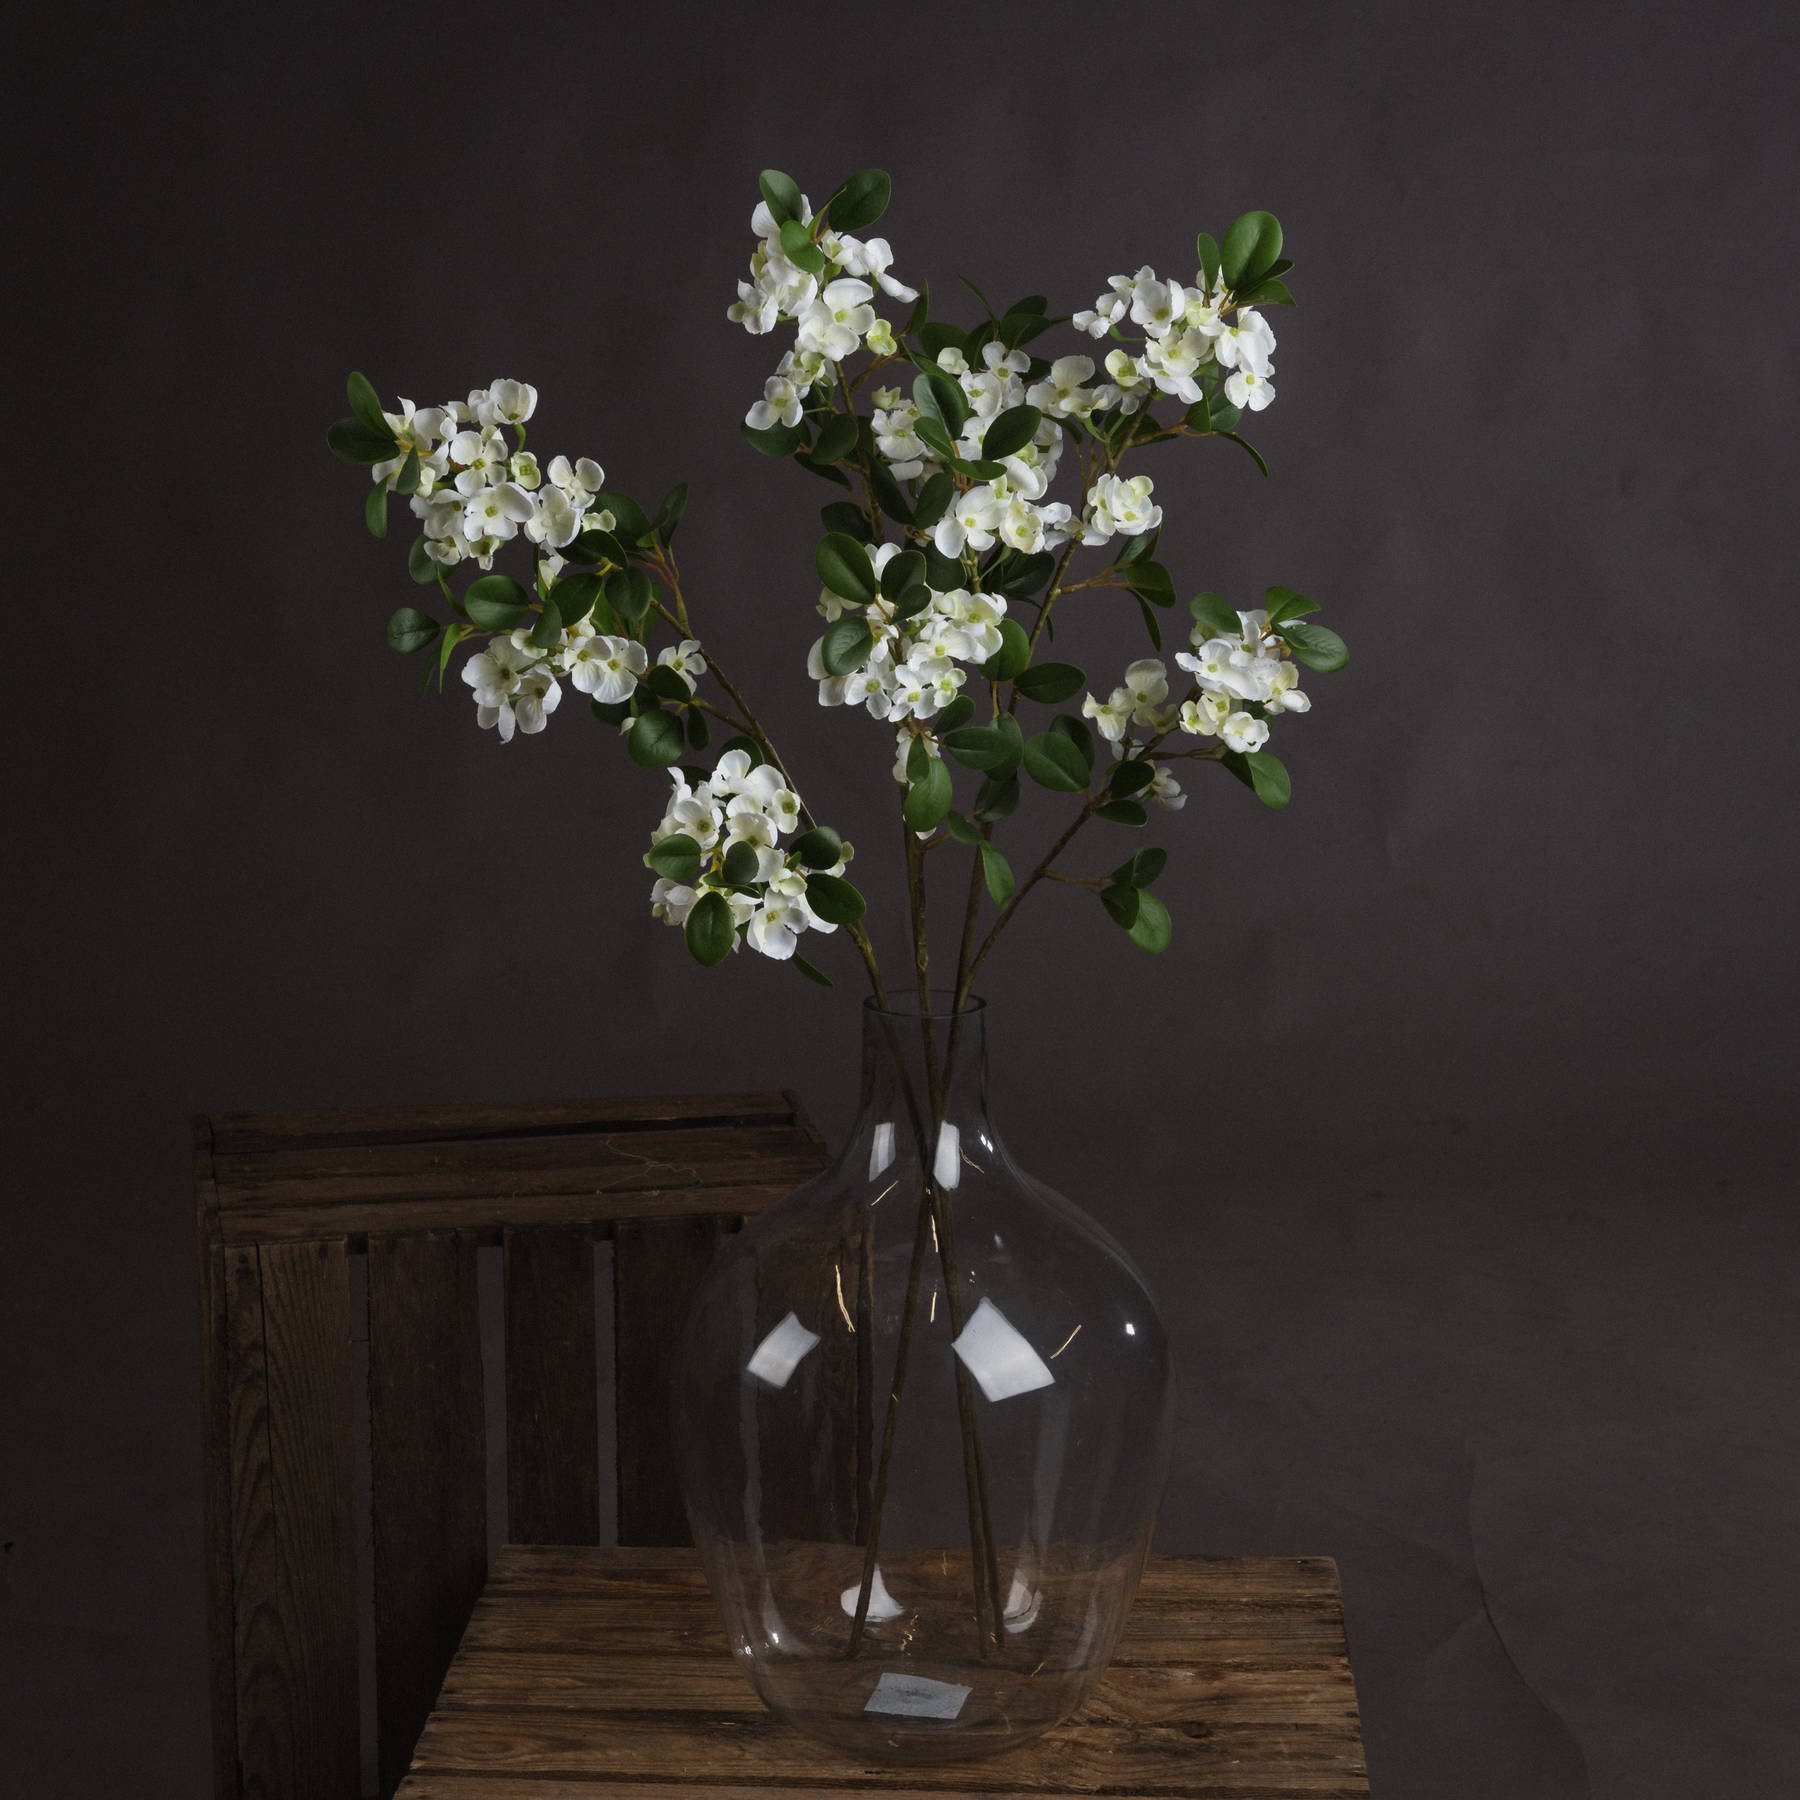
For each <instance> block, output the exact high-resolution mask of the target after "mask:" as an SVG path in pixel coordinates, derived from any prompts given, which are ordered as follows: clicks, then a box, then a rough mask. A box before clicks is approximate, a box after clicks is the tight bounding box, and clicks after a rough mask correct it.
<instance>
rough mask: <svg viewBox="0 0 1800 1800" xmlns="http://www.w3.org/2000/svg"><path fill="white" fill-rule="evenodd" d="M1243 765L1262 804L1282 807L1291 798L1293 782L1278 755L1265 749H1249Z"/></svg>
mask: <svg viewBox="0 0 1800 1800" xmlns="http://www.w3.org/2000/svg"><path fill="white" fill-rule="evenodd" d="M1244 766H1245V768H1247V769H1248V770H1249V771H1250V785H1251V786H1252V787H1253V788H1254V789H1255V790H1256V797H1257V799H1259V800H1260V801H1261V802H1262V803H1263V805H1264V806H1273V807H1283V806H1286V805H1287V803H1288V801H1289V800H1290V799H1292V798H1293V792H1294V789H1293V783H1292V782H1291V781H1289V779H1288V772H1287V765H1286V764H1285V763H1283V762H1282V760H1281V758H1280V757H1279V756H1275V755H1273V754H1271V753H1270V752H1269V751H1267V750H1251V751H1248V752H1246V754H1245V756H1244Z"/></svg>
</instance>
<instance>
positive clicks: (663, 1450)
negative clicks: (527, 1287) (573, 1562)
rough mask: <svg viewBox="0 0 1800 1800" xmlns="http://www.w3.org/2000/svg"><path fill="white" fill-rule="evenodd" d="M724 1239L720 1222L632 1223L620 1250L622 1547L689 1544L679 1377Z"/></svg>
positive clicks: (621, 1229) (616, 1279)
mask: <svg viewBox="0 0 1800 1800" xmlns="http://www.w3.org/2000/svg"><path fill="white" fill-rule="evenodd" d="M722 1234H723V1222H722V1221H721V1220H719V1219H717V1218H698V1219H664V1220H656V1221H649V1220H644V1221H638V1220H627V1221H623V1222H621V1223H620V1224H619V1226H618V1227H617V1229H616V1231H615V1233H614V1243H613V1335H614V1368H615V1370H616V1381H617V1388H616V1399H615V1408H616V1413H617V1419H618V1469H619V1477H618V1480H619V1541H620V1542H621V1543H624V1544H685V1543H688V1542H689V1541H690V1539H689V1533H688V1522H687V1510H686V1508H685V1507H684V1506H683V1504H682V1500H681V1490H680V1488H679V1486H678V1484H677V1482H676V1479H675V1459H674V1456H673V1453H672V1449H673V1439H674V1433H673V1430H672V1429H671V1425H670V1397H669V1378H670V1372H671V1370H672V1369H673V1367H674V1360H675V1344H676V1340H677V1338H678V1337H679V1336H680V1333H681V1327H682V1324H683V1322H684V1321H685V1320H686V1318H687V1312H688V1306H689V1303H690V1302H691V1301H692V1299H693V1297H694V1290H695V1289H696V1288H697V1287H698V1286H699V1285H700V1281H701V1278H702V1276H704V1275H705V1273H706V1271H707V1269H708V1268H709V1267H710V1266H711V1263H712V1259H713V1255H714V1253H715V1252H716V1251H717V1249H718V1246H719V1239H720V1237H721V1236H722Z"/></svg>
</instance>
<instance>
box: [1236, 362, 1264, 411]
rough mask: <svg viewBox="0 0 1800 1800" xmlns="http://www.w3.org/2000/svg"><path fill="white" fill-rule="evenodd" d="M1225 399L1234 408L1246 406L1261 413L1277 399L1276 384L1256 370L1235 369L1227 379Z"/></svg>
mask: <svg viewBox="0 0 1800 1800" xmlns="http://www.w3.org/2000/svg"><path fill="white" fill-rule="evenodd" d="M1225 398H1226V399H1227V400H1229V401H1230V402H1231V404H1232V405H1233V406H1246V407H1248V408H1249V409H1250V411H1251V412H1261V411H1262V409H1263V408H1264V407H1265V406H1267V405H1268V404H1269V402H1270V401H1271V400H1273V399H1274V398H1275V384H1274V383H1273V382H1272V381H1270V380H1269V378H1268V377H1267V376H1266V375H1259V374H1257V372H1256V371H1255V370H1254V369H1244V368H1239V369H1233V370H1232V371H1231V373H1230V374H1229V375H1227V376H1226V377H1225Z"/></svg>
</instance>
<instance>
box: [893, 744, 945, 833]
mask: <svg viewBox="0 0 1800 1800" xmlns="http://www.w3.org/2000/svg"><path fill="white" fill-rule="evenodd" d="M919 741H920V742H923V741H924V740H923V739H921V740H919ZM926 762H927V765H928V766H927V768H926V770H925V775H924V778H923V780H920V781H915V782H914V783H913V784H912V786H911V787H909V788H908V789H907V790H906V804H905V805H904V806H903V807H902V808H901V816H902V817H903V818H904V819H905V820H906V826H907V829H908V830H909V831H931V830H934V829H935V828H936V826H937V823H938V821H939V820H940V819H942V818H943V816H944V814H945V813H947V812H948V811H949V810H950V807H951V804H952V802H953V801H954V799H955V795H954V793H953V792H952V790H951V785H950V771H949V770H948V769H947V768H946V767H945V766H944V763H943V760H942V759H941V758H940V757H936V756H927V758H926Z"/></svg>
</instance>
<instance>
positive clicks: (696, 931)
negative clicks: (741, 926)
mask: <svg viewBox="0 0 1800 1800" xmlns="http://www.w3.org/2000/svg"><path fill="white" fill-rule="evenodd" d="M683 935H684V936H685V937H686V939H687V947H688V950H689V952H690V954H691V955H692V956H693V959H694V961H695V962H697V963H699V964H700V966H701V967H702V968H706V969H710V968H712V967H714V966H715V965H716V964H718V963H722V962H723V961H724V960H725V959H726V957H728V956H729V955H730V954H731V946H732V945H733V944H735V943H736V942H737V926H736V925H735V924H734V923H733V922H732V917H731V906H730V903H729V902H728V901H727V900H726V898H725V896H724V895H723V894H720V893H716V892H715V893H707V894H702V895H701V896H700V898H699V899H698V900H696V901H695V902H694V908H693V911H692V912H690V913H689V914H688V916H687V925H686V928H685V930H684V932H683Z"/></svg>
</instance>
